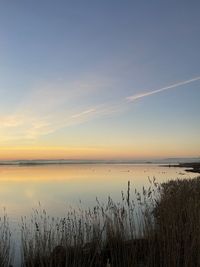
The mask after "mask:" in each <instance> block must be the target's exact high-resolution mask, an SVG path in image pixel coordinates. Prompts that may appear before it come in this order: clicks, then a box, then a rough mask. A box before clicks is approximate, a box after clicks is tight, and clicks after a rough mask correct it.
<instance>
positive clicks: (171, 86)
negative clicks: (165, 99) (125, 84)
mask: <svg viewBox="0 0 200 267" xmlns="http://www.w3.org/2000/svg"><path fill="white" fill-rule="evenodd" d="M199 80H200V76H198V77H195V78H193V79H190V80H187V81H182V82H179V83H174V84H172V85H169V86H165V87H163V88H160V89H157V90H153V91H149V92H146V93H141V94H137V95H131V96H128V97H126V100H127V101H129V102H133V101H135V100H137V99H140V98H143V97H146V96H149V95H153V94H157V93H160V92H163V91H165V90H169V89H172V88H176V87H179V86H182V85H185V84H188V83H192V82H195V81H199Z"/></svg>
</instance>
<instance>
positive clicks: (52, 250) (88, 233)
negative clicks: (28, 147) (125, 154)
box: [0, 177, 200, 267]
mask: <svg viewBox="0 0 200 267" xmlns="http://www.w3.org/2000/svg"><path fill="white" fill-rule="evenodd" d="M2 226H3V227H2V228H1V229H7V230H6V232H4V230H3V231H2V233H3V235H2V239H1V243H0V244H1V246H0V249H1V251H0V253H2V252H3V254H2V255H4V258H5V259H7V260H4V261H3V260H2V259H3V258H0V259H1V262H2V265H0V266H9V259H10V239H9V236H10V235H9V228H8V225H7V219H5V220H4V223H3V224H2ZM3 236H4V238H3ZM21 238H22V248H21V253H22V266H25V267H29V266H30V267H36V266H44V267H47V266H48V267H51V266H52V267H62V266H63V267H64V266H70V267H71V266H72V267H76V266H77V267H79V266H81V267H85V266H87V267H90V266H91V267H93V266H96V267H106V266H107V267H108V266H112V267H129V266H131V267H132V266H133V267H134V266H149V267H151V266H152V267H154V266H155V267H160V266H161V267H162V266H163V267H168V266H170V267H175V266H176V267H179V266H180V267H186V266H187V267H188V266H191V267H192V266H200V177H199V178H195V179H185V180H175V181H169V182H167V183H163V184H161V185H158V184H157V183H156V181H155V180H153V181H150V186H149V188H147V189H145V188H143V191H142V193H139V192H137V191H136V190H132V189H131V188H130V183H128V188H127V191H126V192H121V201H120V202H118V203H116V202H114V201H113V200H112V199H111V198H110V197H108V200H107V203H106V204H103V203H100V202H99V201H98V199H97V200H96V205H95V207H94V208H92V209H84V208H81V207H80V208H77V209H75V210H70V211H68V213H67V214H66V216H65V217H64V218H54V217H50V216H48V214H47V213H46V211H45V210H44V209H42V207H41V206H40V207H39V209H38V210H35V211H34V212H33V214H32V218H31V221H30V220H27V219H25V218H23V219H22V225H21Z"/></svg>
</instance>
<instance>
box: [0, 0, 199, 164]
mask: <svg viewBox="0 0 200 267" xmlns="http://www.w3.org/2000/svg"><path fill="white" fill-rule="evenodd" d="M199 12H200V2H199V1H195V0H194V1H193V0H191V1H184V0H181V1H174V0H173V1H171V0H169V1H132V0H130V1H128V0H124V1H120V0H110V1H109V0H101V1H96V0H90V1H89V0H85V1H66V0H65V1H64V0H54V1H52V0H34V1H27V0H23V1H22V0H18V1H7V0H3V1H1V2H0V160H7V159H41V158H43V159H44V158H45V159H49V158H51V159H60V158H63V159H147V158H166V157H197V156H200V52H199V48H200V16H199Z"/></svg>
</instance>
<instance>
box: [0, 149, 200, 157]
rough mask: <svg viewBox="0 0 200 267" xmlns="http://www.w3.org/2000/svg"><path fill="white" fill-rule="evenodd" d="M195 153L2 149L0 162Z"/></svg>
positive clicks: (172, 155) (172, 151)
mask: <svg viewBox="0 0 200 267" xmlns="http://www.w3.org/2000/svg"><path fill="white" fill-rule="evenodd" d="M198 156H199V155H197V154H196V153H195V151H192V150H191V151H189V153H187V154H186V153H185V150H184V149H183V150H180V149H179V150H178V149H175V148H174V149H172V148H170V149H169V148H168V147H167V146H166V147H164V146H163V147H160V146H159V147H152V146H150V147H148V149H147V148H146V147H145V146H143V147H141V146H140V147H137V146H135V148H134V147H133V148H130V147H64V148H62V147H3V148H1V149H0V160H34V159H47V160H48V159H52V160H53V159H55V160H56V159H72V160H78V159H83V160H84V159H85V160H92V159H93V160H104V159H105V160H111V159H114V160H115V159H116V160H117V159H118V160H120V159H121V160H129V159H145V158H163V157H164V158H165V157H198Z"/></svg>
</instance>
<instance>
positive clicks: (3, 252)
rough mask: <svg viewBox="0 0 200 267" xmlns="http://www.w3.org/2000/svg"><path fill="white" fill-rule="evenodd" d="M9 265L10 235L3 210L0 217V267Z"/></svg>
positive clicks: (6, 217)
mask: <svg viewBox="0 0 200 267" xmlns="http://www.w3.org/2000/svg"><path fill="white" fill-rule="evenodd" d="M10 263H11V233H10V228H9V222H8V216H7V214H6V211H5V210H4V212H3V216H2V217H0V267H8V266H10Z"/></svg>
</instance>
